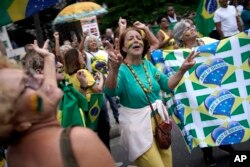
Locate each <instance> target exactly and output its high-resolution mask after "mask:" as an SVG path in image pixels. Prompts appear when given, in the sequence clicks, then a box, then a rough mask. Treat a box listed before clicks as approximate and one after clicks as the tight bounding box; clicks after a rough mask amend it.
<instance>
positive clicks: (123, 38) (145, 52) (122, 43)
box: [120, 27, 150, 58]
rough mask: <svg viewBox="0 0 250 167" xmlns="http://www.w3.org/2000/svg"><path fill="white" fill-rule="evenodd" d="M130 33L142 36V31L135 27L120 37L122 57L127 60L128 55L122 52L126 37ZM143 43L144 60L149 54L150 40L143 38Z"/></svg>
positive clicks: (128, 29)
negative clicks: (134, 32)
mask: <svg viewBox="0 0 250 167" xmlns="http://www.w3.org/2000/svg"><path fill="white" fill-rule="evenodd" d="M129 31H137V32H138V33H139V34H140V35H141V36H142V34H141V31H140V30H139V29H137V28H134V27H129V28H127V29H126V30H125V31H124V32H123V33H122V34H121V36H120V53H121V55H122V56H123V58H126V56H127V53H126V52H124V51H123V50H122V48H123V46H124V42H125V36H126V34H127V33H128V32H129ZM143 43H144V48H143V52H142V58H143V57H145V55H146V54H147V52H148V50H149V48H150V46H149V43H148V40H147V39H146V38H143Z"/></svg>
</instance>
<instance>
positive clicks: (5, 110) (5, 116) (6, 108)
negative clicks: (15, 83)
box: [0, 57, 22, 142]
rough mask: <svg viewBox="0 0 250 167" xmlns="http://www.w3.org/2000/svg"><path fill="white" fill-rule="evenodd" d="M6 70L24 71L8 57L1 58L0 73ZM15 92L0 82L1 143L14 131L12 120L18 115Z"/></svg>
mask: <svg viewBox="0 0 250 167" xmlns="http://www.w3.org/2000/svg"><path fill="white" fill-rule="evenodd" d="M6 68H15V69H22V66H21V65H19V64H17V63H13V62H11V61H10V60H9V59H7V57H0V71H1V70H3V69H6ZM13 91H14V90H13ZM13 91H12V89H9V88H8V89H7V87H6V85H3V83H1V80H0V106H1V107H0V142H3V141H4V140H5V139H6V138H8V137H9V135H10V134H11V131H12V124H11V119H12V118H13V116H14V115H15V114H16V113H15V111H14V110H13V102H14V99H15V98H16V95H15V94H13Z"/></svg>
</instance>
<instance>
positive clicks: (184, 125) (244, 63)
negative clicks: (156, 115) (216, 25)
mask: <svg viewBox="0 0 250 167" xmlns="http://www.w3.org/2000/svg"><path fill="white" fill-rule="evenodd" d="M195 50H199V52H201V53H200V55H199V56H197V57H196V58H195V61H196V64H195V66H194V67H192V68H191V69H189V70H188V71H187V72H186V73H185V74H184V77H183V78H182V80H181V81H180V83H179V84H178V85H177V87H176V88H175V89H174V90H173V91H172V93H171V94H165V101H166V106H167V108H168V111H169V112H170V114H171V116H172V118H173V120H174V121H175V122H176V124H177V125H178V127H179V128H180V130H181V133H182V135H183V138H184V140H185V142H186V145H187V147H188V149H189V151H191V150H192V149H193V148H195V147H197V146H199V147H210V146H218V145H226V144H237V143H241V142H245V141H249V139H250V37H249V36H247V34H246V33H240V34H237V35H235V36H233V37H230V38H227V39H223V40H220V41H215V42H214V43H210V44H208V45H204V46H200V47H198V48H195ZM190 52H191V50H190V49H179V50H157V51H154V52H152V54H151V60H152V61H153V63H154V64H155V66H156V67H157V68H158V69H159V70H160V71H162V72H163V73H165V74H166V75H168V76H172V75H174V74H175V73H176V71H177V70H178V69H179V68H180V66H181V64H182V63H183V61H184V59H185V58H186V57H187V56H188V55H189V53H190Z"/></svg>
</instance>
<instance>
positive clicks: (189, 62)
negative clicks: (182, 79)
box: [180, 51, 200, 72]
mask: <svg viewBox="0 0 250 167" xmlns="http://www.w3.org/2000/svg"><path fill="white" fill-rule="evenodd" d="M199 54H200V53H199V52H194V51H192V52H191V53H190V54H189V55H188V57H187V58H186V59H185V61H184V62H183V63H182V65H181V68H180V70H181V71H182V72H186V71H187V70H188V69H190V68H191V67H193V66H194V65H195V60H194V58H195V57H196V56H197V55H199Z"/></svg>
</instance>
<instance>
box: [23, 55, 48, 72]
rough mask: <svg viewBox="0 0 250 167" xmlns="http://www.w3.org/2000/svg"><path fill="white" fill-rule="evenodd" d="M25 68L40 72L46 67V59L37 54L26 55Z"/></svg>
mask: <svg viewBox="0 0 250 167" xmlns="http://www.w3.org/2000/svg"><path fill="white" fill-rule="evenodd" d="M23 65H24V68H25V69H27V70H29V69H33V70H38V69H43V67H44V58H42V57H41V56H40V55H39V54H38V53H37V52H35V51H31V52H28V53H26V55H25V56H24V59H23Z"/></svg>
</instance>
